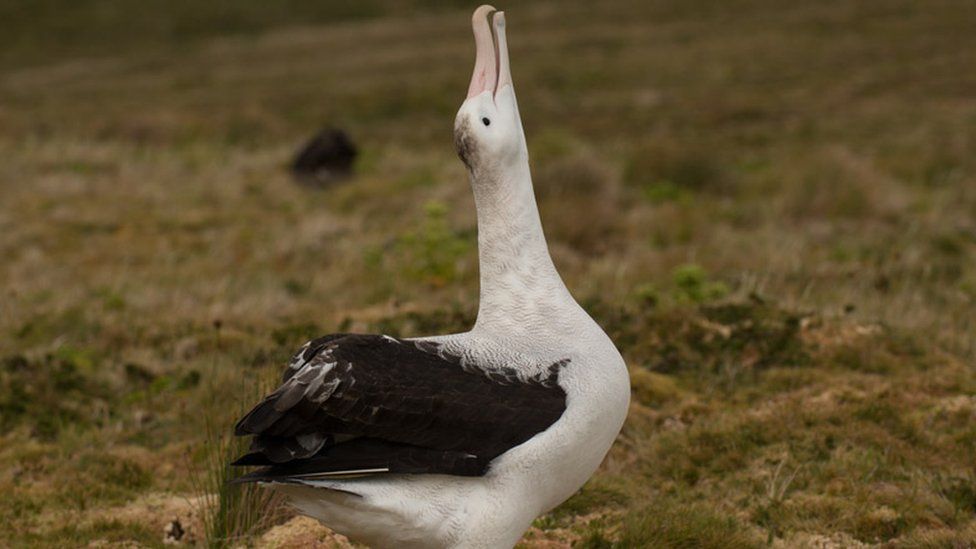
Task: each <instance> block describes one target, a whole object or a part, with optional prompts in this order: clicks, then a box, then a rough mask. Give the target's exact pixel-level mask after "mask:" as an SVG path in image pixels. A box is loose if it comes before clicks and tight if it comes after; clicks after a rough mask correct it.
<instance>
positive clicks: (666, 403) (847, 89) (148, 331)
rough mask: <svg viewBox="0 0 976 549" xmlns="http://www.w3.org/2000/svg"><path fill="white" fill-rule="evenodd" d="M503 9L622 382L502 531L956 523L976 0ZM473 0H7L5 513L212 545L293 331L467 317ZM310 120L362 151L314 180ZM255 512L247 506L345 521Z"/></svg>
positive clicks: (814, 536) (59, 534) (972, 482)
mask: <svg viewBox="0 0 976 549" xmlns="http://www.w3.org/2000/svg"><path fill="white" fill-rule="evenodd" d="M498 7H499V8H502V9H505V10H506V14H507V17H508V21H509V29H510V30H509V34H510V43H511V44H510V46H511V55H512V63H513V75H514V79H515V85H516V89H517V93H518V97H519V104H520V108H521V110H522V118H523V121H524V123H525V130H526V134H527V137H528V140H529V146H530V152H531V157H532V164H533V173H534V179H535V185H536V192H537V195H538V197H539V201H540V208H541V210H542V217H543V223H544V225H545V227H546V232H547V236H548V238H549V241H550V245H551V248H552V252H553V256H554V259H555V261H556V264H557V266H558V267H559V269H560V271H561V273H562V274H563V276H564V278H565V280H566V282H567V285H568V286H569V287H570V288H571V290H572V291H573V293H574V295H575V296H576V297H577V299H578V300H579V301H580V302H581V303H582V304H584V306H585V307H586V308H587V309H588V310H589V311H590V312H591V313H592V314H593V316H594V317H595V318H596V319H597V320H598V321H599V322H600V323H601V324H602V325H603V326H604V327H605V328H606V329H607V331H608V333H610V335H611V337H613V338H614V339H615V341H616V342H617V343H618V345H619V346H620V348H621V351H622V352H623V354H624V356H625V358H626V359H627V361H628V364H629V365H630V367H631V369H632V380H633V384H634V398H633V402H634V404H633V407H632V410H631V416H630V418H629V420H628V423H627V425H626V427H625V429H624V432H623V433H622V434H621V437H620V439H619V441H618V444H617V445H616V446H615V447H614V449H613V451H612V452H611V455H610V457H609V458H608V459H607V461H606V463H605V464H604V466H603V468H602V469H601V471H600V473H599V474H598V475H597V476H596V477H595V478H594V479H593V480H592V481H591V482H590V483H589V484H588V485H587V487H586V488H584V489H583V491H582V492H581V493H580V494H579V495H577V496H576V497H575V498H574V499H572V500H570V502H568V503H567V504H566V505H564V506H563V507H560V508H559V509H557V510H555V511H554V512H553V513H551V514H550V515H547V516H546V517H543V518H541V519H540V520H539V521H537V523H536V526H537V528H535V529H534V530H533V531H532V532H530V535H529V536H528V537H527V539H526V541H525V546H526V547H552V546H556V547H559V546H578V547H591V548H596V547H641V546H650V547H656V546H660V547H762V546H776V547H860V546H872V545H874V546H884V547H970V546H972V545H973V544H976V470H974V462H973V459H972V458H973V455H976V454H974V452H976V377H974V375H973V374H974V371H973V368H974V359H976V339H974V333H976V154H974V152H976V96H974V90H976V71H973V67H974V66H976V4H974V3H971V2H955V1H941V0H935V1H931V2H925V3H917V2H909V1H900V0H894V1H890V2H875V1H839V0H837V1H835V0H828V1H825V2H819V3H792V4H787V5H784V4H783V3H780V2H772V1H770V0H732V1H728V2H717V1H715V2H712V1H702V2H678V1H673V0H669V1H663V0H662V1H651V2H637V1H617V2H608V3H600V4H599V5H598V6H597V5H596V4H594V3H592V2H579V1H576V0H572V1H568V2H555V1H540V2H520V3H518V4H517V5H512V6H505V5H498ZM473 8H474V5H470V4H466V3H460V2H434V1H433V0H426V1H425V0H412V1H410V2H407V3H400V2H392V1H381V0H372V1H367V2H309V1H306V0H288V1H287V2H279V3H268V2H256V1H251V0H247V1H241V2H215V3H198V2H185V1H178V2H162V1H157V0H150V1H149V2H134V1H130V0H112V1H107V2H93V1H83V2H70V3H69V2H63V1H57V0H41V1H38V2H14V1H2V0H0V31H2V32H0V159H2V162H0V256H2V257H3V258H4V260H3V262H0V291H2V292H3V294H2V299H0V492H3V493H4V494H5V495H6V497H4V498H2V499H0V540H4V541H5V542H6V543H9V544H10V545H11V546H85V545H87V544H89V543H90V542H96V541H97V542H99V543H104V544H108V545H112V544H115V545H125V544H132V543H135V544H138V545H143V546H158V545H161V544H162V542H163V527H164V525H165V524H166V523H167V522H168V521H170V520H172V519H173V518H174V517H177V516H179V517H180V518H181V521H182V523H183V525H184V526H187V528H189V534H188V538H187V539H189V538H191V537H192V538H194V539H196V540H198V541H199V540H200V539H202V536H203V533H202V528H203V526H202V524H201V514H204V515H205V514H206V513H205V512H204V511H203V508H202V507H201V506H202V504H200V503H199V501H198V500H197V499H193V498H196V497H197V496H199V495H200V493H201V491H202V490H201V488H200V481H199V477H200V475H202V474H203V475H205V473H201V472H200V471H206V470H207V469H208V463H209V462H210V461H211V459H212V458H213V452H212V448H213V447H214V437H215V436H216V435H214V434H213V433H217V432H219V433H225V432H229V426H230V425H231V423H232V421H233V420H234V419H235V416H236V414H237V413H238V411H239V410H240V409H241V408H243V407H244V406H246V405H247V404H249V403H250V402H251V401H252V400H253V399H254V398H255V394H256V392H258V391H259V388H258V386H259V385H261V384H262V383H266V380H269V379H271V378H272V377H273V376H275V375H277V372H278V371H279V369H280V368H281V367H282V364H283V361H284V360H285V359H286V358H287V356H288V355H289V354H290V352H291V351H292V350H294V349H295V348H297V347H298V346H299V345H300V344H301V343H302V342H304V341H305V339H307V338H309V337H311V336H316V335H320V334H323V333H327V332H330V331H336V330H351V331H384V332H386V333H390V334H395V335H403V336H412V335H423V334H427V333H438V332H443V331H447V330H463V329H465V328H467V327H468V326H469V325H470V323H471V322H472V320H473V317H474V314H475V312H476V310H477V302H476V300H477V254H476V248H475V242H476V235H475V218H474V209H473V200H472V198H471V196H470V190H469V188H468V184H467V182H466V175H465V172H464V169H463V167H462V165H461V163H460V162H459V161H458V160H457V159H456V157H455V155H454V152H453V150H452V145H451V129H452V123H453V118H454V113H455V111H456V109H457V107H458V106H459V105H460V102H461V101H462V99H463V97H464V92H465V90H466V89H467V82H468V79H469V77H470V71H471V66H472V63H473V41H472V39H471V37H470V29H469V16H470V11H471V9H473ZM326 124H329V125H335V126H339V127H343V128H345V129H347V130H348V131H349V132H350V134H351V135H352V136H353V139H354V140H355V141H356V142H357V144H358V146H359V148H360V150H361V155H360V158H359V160H358V163H357V165H356V172H357V175H356V177H355V178H353V179H352V180H350V181H348V182H346V183H344V184H341V185H338V186H335V187H333V188H330V189H327V190H324V191H318V192H317V191H313V190H309V189H306V188H303V187H300V186H297V185H295V184H294V183H293V182H292V181H291V180H290V178H289V175H288V172H287V166H288V163H289V161H290V159H291V155H292V153H293V152H294V151H295V150H296V149H297V148H298V147H299V146H300V145H301V143H302V142H303V141H304V140H305V139H306V138H307V137H309V136H310V135H312V134H313V133H314V132H316V131H317V130H318V129H319V128H320V127H322V126H323V125H326ZM208 433H210V434H208ZM210 469H213V468H212V467H210ZM275 520H276V522H278V523H281V524H277V525H276V526H275V528H274V529H272V530H270V531H269V530H268V528H269V527H270V526H271V525H269V524H263V525H259V526H258V527H255V528H253V529H250V530H249V531H240V532H238V534H240V535H242V536H243V538H244V539H243V541H246V542H247V543H253V544H256V545H259V546H275V544H276V543H279V544H280V543H284V544H285V546H287V543H293V544H296V545H303V546H304V545H309V544H311V543H312V542H313V541H315V542H316V543H320V544H321V546H329V544H332V543H340V542H338V541H335V540H333V539H332V538H331V537H329V535H328V533H327V532H325V531H324V530H321V529H316V528H315V527H314V526H312V525H309V524H307V523H304V522H302V521H301V520H298V519H295V520H291V518H290V516H289V515H288V514H287V513H284V514H283V515H281V516H279V517H277V518H276V519H275ZM289 520H290V522H288V521H289ZM301 536H305V537H301ZM282 540H284V541H282ZM295 540H298V541H295ZM237 541H240V540H237ZM547 543H550V544H551V545H546V544H547ZM574 544H575V545H574ZM0 545H2V543H0ZM279 546H280V545H279Z"/></svg>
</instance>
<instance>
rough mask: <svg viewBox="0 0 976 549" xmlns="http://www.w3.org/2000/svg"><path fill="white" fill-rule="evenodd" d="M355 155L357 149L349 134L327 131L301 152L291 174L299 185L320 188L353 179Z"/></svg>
mask: <svg viewBox="0 0 976 549" xmlns="http://www.w3.org/2000/svg"><path fill="white" fill-rule="evenodd" d="M356 154H357V150H356V146H355V145H353V143H352V140H351V139H349V136H348V135H347V134H346V132H344V131H342V130H339V129H335V128H326V129H323V130H322V131H320V132H319V133H318V134H316V135H315V136H314V137H313V138H312V139H310V140H309V141H308V142H307V143H305V145H304V146H303V147H302V148H301V150H300V151H298V154H296V155H295V159H294V160H293V161H292V164H291V172H292V174H293V175H294V176H295V179H296V180H297V181H298V182H299V183H302V184H305V185H311V186H315V187H321V186H324V185H327V184H329V183H333V182H335V181H339V180H341V179H344V178H346V177H348V176H349V175H351V174H352V164H353V161H354V160H355V159H356Z"/></svg>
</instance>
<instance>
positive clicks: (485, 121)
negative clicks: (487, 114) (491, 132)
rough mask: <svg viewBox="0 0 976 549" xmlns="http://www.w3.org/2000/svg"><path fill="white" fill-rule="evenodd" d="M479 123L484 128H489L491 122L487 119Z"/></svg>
mask: <svg viewBox="0 0 976 549" xmlns="http://www.w3.org/2000/svg"><path fill="white" fill-rule="evenodd" d="M481 123H482V124H484V125H485V126H490V125H491V120H488V119H487V118H482V119H481Z"/></svg>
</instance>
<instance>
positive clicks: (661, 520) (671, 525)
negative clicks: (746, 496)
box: [617, 499, 763, 549]
mask: <svg viewBox="0 0 976 549" xmlns="http://www.w3.org/2000/svg"><path fill="white" fill-rule="evenodd" d="M762 545H763V544H762V543H761V541H760V540H759V539H758V537H757V536H756V534H755V533H754V532H753V531H751V530H750V529H749V528H747V527H746V526H745V525H743V524H742V523H741V522H739V521H738V520H737V519H735V518H734V517H732V516H729V515H724V514H722V513H720V512H718V511H716V510H714V509H713V508H711V507H709V506H706V505H702V504H686V503H680V502H678V501H674V500H667V499H665V500H659V501H657V502H655V503H653V504H651V505H649V506H648V507H646V508H644V509H640V510H638V511H636V512H632V513H630V514H629V515H628V516H627V517H626V518H625V519H624V522H623V527H622V529H621V533H620V539H619V542H618V545H617V546H619V547H661V548H676V549H677V548H691V547H694V548H701V549H708V548H716V549H717V548H729V549H745V548H751V547H762Z"/></svg>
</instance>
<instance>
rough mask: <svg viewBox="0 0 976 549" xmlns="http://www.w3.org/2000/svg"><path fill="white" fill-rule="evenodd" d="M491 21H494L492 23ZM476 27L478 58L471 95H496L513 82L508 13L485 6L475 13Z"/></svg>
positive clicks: (476, 52) (469, 89)
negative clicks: (506, 27) (507, 24)
mask: <svg viewBox="0 0 976 549" xmlns="http://www.w3.org/2000/svg"><path fill="white" fill-rule="evenodd" d="M489 23H490V24H489ZM471 27H472V28H473V29H474V43H475V59H474V73H473V74H472V75H471V85H470V86H468V98H471V97H474V96H476V95H480V94H481V93H484V92H486V91H488V92H491V94H492V96H494V94H495V93H496V92H497V90H500V89H501V88H502V86H504V85H505V84H508V85H511V84H512V74H511V71H510V69H509V64H508V42H507V40H506V39H505V13H504V12H500V11H497V10H495V8H493V7H492V6H489V5H487V4H486V5H483V6H481V7H479V8H478V9H476V10H474V15H472V16H471Z"/></svg>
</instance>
